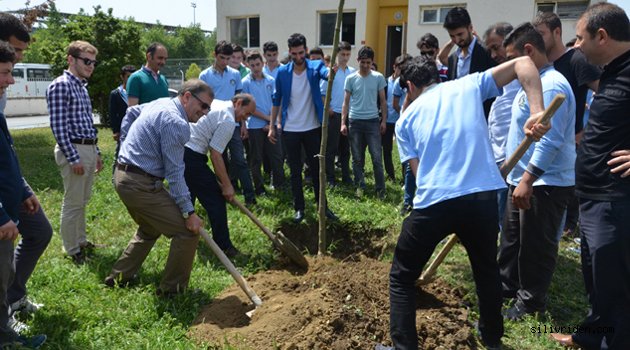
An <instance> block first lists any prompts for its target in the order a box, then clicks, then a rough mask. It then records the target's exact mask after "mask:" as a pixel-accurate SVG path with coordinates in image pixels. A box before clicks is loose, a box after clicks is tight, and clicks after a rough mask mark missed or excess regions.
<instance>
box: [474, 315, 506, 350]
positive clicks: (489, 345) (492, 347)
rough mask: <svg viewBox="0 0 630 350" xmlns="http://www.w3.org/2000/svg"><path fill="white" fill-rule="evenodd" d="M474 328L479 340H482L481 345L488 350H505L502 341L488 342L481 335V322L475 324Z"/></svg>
mask: <svg viewBox="0 0 630 350" xmlns="http://www.w3.org/2000/svg"><path fill="white" fill-rule="evenodd" d="M473 326H474V328H475V331H476V332H477V336H478V337H479V339H481V344H483V346H484V347H485V348H486V350H502V349H503V344H502V343H501V339H499V340H498V341H495V342H487V341H486V340H484V339H483V336H482V335H481V331H480V330H479V322H475V323H474V324H473Z"/></svg>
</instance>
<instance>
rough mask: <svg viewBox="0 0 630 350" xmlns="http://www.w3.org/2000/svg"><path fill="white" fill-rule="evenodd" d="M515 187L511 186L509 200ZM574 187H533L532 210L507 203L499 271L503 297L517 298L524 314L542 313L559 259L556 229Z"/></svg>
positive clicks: (510, 202)
mask: <svg viewBox="0 0 630 350" xmlns="http://www.w3.org/2000/svg"><path fill="white" fill-rule="evenodd" d="M514 189H515V187H514V186H510V189H509V192H508V199H509V198H512V194H513V192H514ZM573 190H574V188H573V186H569V187H559V186H534V193H533V195H532V197H531V198H530V205H531V208H530V209H528V210H524V209H518V208H516V207H515V206H514V205H513V204H512V201H511V200H508V201H507V210H506V217H505V220H504V224H503V231H502V232H501V241H500V248H499V258H498V260H499V268H500V271H501V282H502V285H503V295H504V296H505V297H516V298H517V302H518V303H519V304H520V305H522V306H523V307H524V309H525V311H526V312H535V311H544V310H545V307H546V299H547V291H548V289H549V285H550V284H551V277H552V276H553V271H554V270H555V268H556V260H557V258H558V243H559V240H558V235H557V233H558V227H560V222H561V220H562V216H563V215H564V211H565V209H566V207H567V200H568V199H569V196H570V194H571V192H572V191H573Z"/></svg>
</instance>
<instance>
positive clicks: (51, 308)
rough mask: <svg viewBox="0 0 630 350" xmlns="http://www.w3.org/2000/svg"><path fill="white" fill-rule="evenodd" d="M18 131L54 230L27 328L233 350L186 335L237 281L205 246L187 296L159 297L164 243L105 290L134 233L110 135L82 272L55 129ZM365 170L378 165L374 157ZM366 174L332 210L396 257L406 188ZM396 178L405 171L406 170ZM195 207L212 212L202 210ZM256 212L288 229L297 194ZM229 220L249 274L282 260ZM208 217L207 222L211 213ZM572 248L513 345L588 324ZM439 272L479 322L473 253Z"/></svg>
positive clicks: (310, 208) (458, 255) (243, 221)
mask: <svg viewBox="0 0 630 350" xmlns="http://www.w3.org/2000/svg"><path fill="white" fill-rule="evenodd" d="M12 134H13V137H14V139H15V145H16V149H17V152H18V155H19V158H20V162H21V166H22V170H23V173H24V176H25V177H26V179H27V180H28V182H29V183H30V185H31V186H32V187H33V188H34V190H35V192H36V193H37V195H38V197H39V199H40V201H41V203H42V206H43V208H44V210H45V211H46V214H47V216H48V218H49V220H50V221H51V223H52V226H53V229H54V231H55V234H54V236H53V240H52V242H51V243H50V246H49V247H48V249H47V251H46V252H45V254H44V256H43V257H42V259H41V260H40V263H39V265H38V267H37V269H36V271H35V273H34V275H33V277H32V278H31V280H30V282H29V291H30V295H31V297H32V298H33V299H34V300H36V301H37V302H39V303H43V304H45V307H44V308H43V309H42V310H41V311H39V312H38V313H37V314H36V315H35V316H34V317H33V318H32V319H30V320H28V321H27V323H28V324H29V325H30V327H31V330H30V332H31V333H33V334H36V333H45V334H47V335H48V342H47V343H46V345H45V346H44V349H64V350H65V349H82V350H83V349H223V348H225V349H229V348H232V347H230V346H226V345H224V346H223V347H220V346H219V347H216V346H214V345H213V344H199V343H196V342H194V341H193V340H191V339H189V338H188V337H187V331H188V327H189V326H190V324H191V323H192V321H193V319H194V318H195V316H196V315H197V313H198V311H199V310H200V308H201V307H202V306H203V305H206V304H208V303H209V302H210V301H211V300H212V299H213V298H214V297H215V296H217V295H218V294H219V293H220V292H221V291H222V290H223V289H225V288H226V287H227V286H228V285H230V284H232V283H233V280H232V278H231V277H230V275H229V274H228V273H227V272H226V271H225V269H224V268H223V266H222V265H221V264H220V263H219V262H218V260H217V259H216V258H215V257H214V256H213V255H212V253H211V252H210V250H209V249H208V248H206V247H205V246H204V245H203V243H200V246H199V247H200V248H199V249H198V253H197V259H195V264H194V267H193V271H192V277H191V282H190V288H189V290H188V291H187V292H186V293H184V294H182V295H180V296H178V297H176V298H174V299H161V298H158V297H156V296H155V289H156V286H157V284H158V283H159V280H160V277H161V272H162V268H163V266H164V263H165V259H166V256H167V250H168V244H169V240H167V239H164V238H162V239H159V240H158V242H157V244H156V246H155V247H154V249H153V251H152V252H151V254H150V255H149V257H148V258H147V261H146V262H145V263H144V265H143V268H142V270H141V271H140V274H139V281H138V283H137V284H136V285H134V286H132V287H130V288H114V289H110V288H107V287H105V286H104V285H103V284H102V280H103V278H104V277H105V275H106V274H107V273H108V272H109V269H110V268H111V266H112V264H113V263H114V261H115V260H116V259H117V258H118V256H119V255H120V253H121V251H122V250H123V249H124V248H125V247H126V245H127V242H128V240H129V239H130V238H131V236H132V235H133V233H134V232H135V228H136V225H135V223H134V222H133V221H132V220H131V218H130V217H129V215H128V214H127V211H126V209H125V208H124V205H123V204H122V202H121V201H120V200H119V198H118V196H117V195H116V193H115V191H114V189H113V187H112V184H111V169H112V159H113V152H114V148H115V144H114V142H113V140H112V138H111V131H109V130H108V129H100V130H99V136H100V137H99V145H100V148H101V151H102V153H103V159H104V161H105V166H104V170H103V171H102V172H101V173H100V174H98V176H97V177H96V181H95V185H94V188H93V196H92V199H91V201H90V203H89V205H88V208H87V225H88V226H87V227H88V238H89V239H90V240H91V241H93V242H95V243H98V244H103V245H105V247H104V248H100V249H98V250H97V251H96V253H95V255H94V257H93V259H92V260H91V262H89V263H88V264H86V265H84V266H81V267H77V266H75V265H74V264H73V263H72V262H71V261H70V260H69V259H68V258H67V257H66V256H65V254H64V253H63V251H62V248H61V240H60V237H59V235H58V228H59V213H60V207H61V201H62V196H63V186H62V182H61V177H60V175H59V173H58V170H57V167H56V165H55V162H54V158H53V147H54V139H53V137H52V134H51V132H50V129H48V128H42V129H31V130H20V131H13V133H12ZM367 164H371V162H369V160H368V162H367ZM366 170H367V178H368V191H366V193H367V195H366V196H364V197H363V198H362V199H361V200H357V199H356V198H355V197H354V191H353V190H352V189H351V188H344V187H339V188H335V189H334V190H332V191H331V192H330V193H329V201H330V206H331V208H332V209H333V210H334V211H335V212H336V213H337V215H338V216H339V217H340V218H341V223H340V224H338V225H343V227H344V229H346V230H352V231H357V232H359V231H367V230H368V229H369V230H375V229H377V230H385V231H387V232H389V233H390V235H391V239H390V241H391V242H392V244H390V246H389V249H388V250H386V251H385V252H384V253H383V254H382V255H381V258H382V259H385V260H391V253H392V249H393V243H395V240H396V235H397V233H398V230H399V227H400V224H401V222H402V218H401V217H400V216H399V215H398V207H399V204H400V202H401V198H402V191H401V189H400V184H394V183H391V182H388V184H387V186H388V188H387V191H388V193H387V197H386V198H385V199H384V200H379V199H376V197H375V196H373V195H372V194H371V193H372V192H373V191H370V189H372V190H373V182H369V179H370V178H371V177H372V176H371V166H368V167H366ZM396 174H397V175H399V174H400V169H397V173H396ZM306 197H307V200H306V202H307V220H306V222H305V223H303V224H301V225H305V228H306V227H308V225H316V211H315V204H314V200H313V199H312V198H313V194H312V192H311V191H310V190H308V189H307V193H306ZM239 198H241V199H242V197H240V196H239ZM197 211H198V212H200V213H204V211H203V210H202V209H201V208H200V207H199V205H198V207H197ZM254 211H255V213H256V214H257V215H258V216H259V218H260V219H261V221H262V222H264V223H265V224H266V225H267V226H270V227H279V226H280V225H286V224H288V223H289V221H290V218H291V216H292V214H293V210H292V205H291V197H290V195H289V194H287V193H276V194H272V195H269V196H266V197H260V198H259V199H258V205H257V206H256V208H255V210H254ZM455 215H456V213H454V217H455ZM228 217H229V218H228V219H229V225H230V230H231V236H232V239H233V241H234V243H235V245H236V246H237V247H238V248H239V249H240V250H241V251H243V252H244V253H246V254H247V255H249V258H248V259H243V260H239V261H237V262H236V265H237V267H238V268H239V269H240V270H241V271H242V272H243V273H244V274H245V275H249V274H253V273H256V272H259V271H262V270H265V269H268V268H270V267H271V266H272V264H273V262H274V261H275V259H276V257H277V255H276V253H274V251H273V250H272V248H271V243H270V242H269V240H268V239H267V238H266V237H265V236H264V235H263V234H262V233H261V232H260V231H259V230H258V228H257V227H255V226H254V225H253V224H252V223H251V221H249V219H248V218H247V217H245V216H244V215H242V214H240V212H238V211H237V209H235V208H233V207H230V208H229V211H228ZM203 218H204V220H205V216H203ZM206 227H209V226H208V225H206ZM573 246H575V245H574V244H573V243H572V242H563V243H562V246H561V248H560V257H559V264H558V268H557V270H556V274H555V276H554V279H553V284H552V287H551V291H550V295H549V310H548V313H546V314H545V315H540V316H538V317H537V318H534V317H531V318H527V319H525V320H524V321H522V322H518V323H516V322H506V336H505V338H504V343H505V344H506V345H507V348H513V349H550V348H554V346H555V345H554V344H551V343H550V342H549V341H548V339H547V337H546V335H545V334H542V335H539V334H533V333H532V332H531V329H532V327H538V325H539V324H547V325H550V324H551V325H575V324H577V323H578V322H579V321H580V319H581V317H582V315H583V314H584V312H585V310H586V305H587V304H586V299H585V297H584V287H583V283H582V279H581V271H580V264H579V255H577V254H575V253H574V252H572V251H570V250H569V248H571V247H573ZM331 249H334V245H333V246H332V248H331ZM439 275H440V276H441V277H442V278H443V279H445V280H446V281H447V282H448V283H449V284H451V285H452V286H454V287H457V288H459V289H460V290H461V292H462V294H463V295H465V297H464V300H463V301H462V302H463V303H464V304H466V305H470V306H471V309H472V311H473V312H472V313H471V322H472V321H474V319H475V318H476V317H477V314H476V311H475V310H476V306H475V302H476V297H475V294H474V285H473V283H472V277H471V272H470V268H469V266H468V259H467V256H466V254H465V252H464V251H463V249H462V248H461V247H459V246H458V247H456V249H454V250H453V252H452V253H451V254H450V255H449V257H448V258H447V259H446V261H445V263H444V265H443V266H442V267H441V269H440V271H439ZM383 292H384V293H387V291H383ZM556 348H558V349H559V347H556Z"/></svg>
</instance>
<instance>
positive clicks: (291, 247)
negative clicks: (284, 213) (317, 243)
mask: <svg viewBox="0 0 630 350" xmlns="http://www.w3.org/2000/svg"><path fill="white" fill-rule="evenodd" d="M232 204H234V205H235V206H237V207H238V208H239V209H240V210H241V211H242V212H243V214H245V215H247V217H249V218H250V219H251V220H252V221H253V222H254V223H255V224H256V226H258V227H259V228H260V229H261V230H262V232H263V233H265V235H267V237H269V239H270V240H271V242H273V245H274V247H276V249H278V250H279V251H280V252H281V253H283V254H284V255H285V256H286V257H288V258H289V259H291V261H293V262H294V263H295V264H297V265H298V266H300V267H301V268H304V269H308V261H307V260H306V258H305V257H304V255H303V254H302V253H301V252H300V250H299V249H298V248H297V247H296V246H295V244H293V242H291V241H290V240H289V239H288V238H287V237H285V236H284V234H282V232H280V231H278V232H277V233H276V234H273V233H272V232H271V231H270V230H269V229H268V228H267V227H266V226H265V225H263V223H262V222H260V220H258V218H257V217H256V216H255V215H254V213H252V212H251V211H250V210H249V209H247V207H245V206H244V205H243V203H241V202H239V201H238V199H236V198H234V200H233V201H232Z"/></svg>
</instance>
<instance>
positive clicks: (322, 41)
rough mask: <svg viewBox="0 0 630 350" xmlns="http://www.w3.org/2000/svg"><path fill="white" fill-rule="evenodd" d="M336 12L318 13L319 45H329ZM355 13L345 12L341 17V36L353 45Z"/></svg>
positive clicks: (332, 35) (333, 32)
mask: <svg viewBox="0 0 630 350" xmlns="http://www.w3.org/2000/svg"><path fill="white" fill-rule="evenodd" d="M336 21H337V14H336V13H320V15H319V45H320V46H331V45H332V44H333V39H334V36H335V25H336V24H337V23H336ZM355 27H356V13H354V12H345V13H344V14H343V15H342V17H341V33H340V34H341V38H340V40H344V41H347V42H349V43H350V45H354V43H355Z"/></svg>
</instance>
